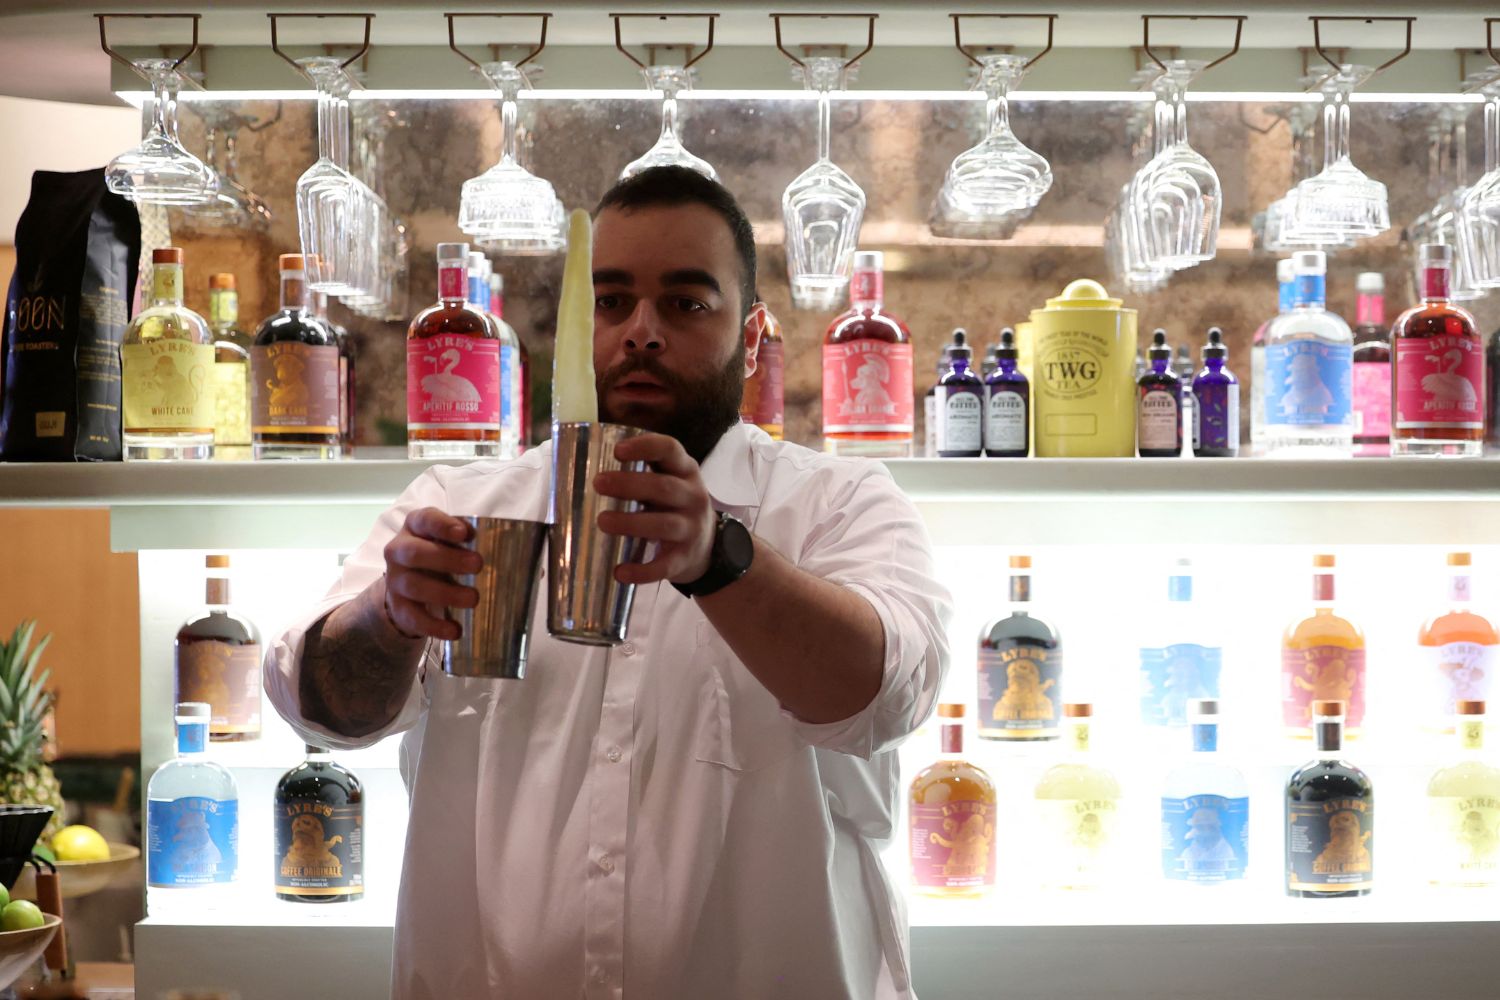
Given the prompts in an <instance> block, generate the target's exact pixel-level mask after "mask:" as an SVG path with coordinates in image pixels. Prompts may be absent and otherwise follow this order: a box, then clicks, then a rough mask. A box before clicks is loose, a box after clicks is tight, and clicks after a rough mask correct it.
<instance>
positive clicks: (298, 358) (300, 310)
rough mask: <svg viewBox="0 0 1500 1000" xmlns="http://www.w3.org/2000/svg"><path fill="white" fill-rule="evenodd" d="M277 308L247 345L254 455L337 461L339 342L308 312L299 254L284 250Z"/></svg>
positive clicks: (309, 292) (339, 448)
mask: <svg viewBox="0 0 1500 1000" xmlns="http://www.w3.org/2000/svg"><path fill="white" fill-rule="evenodd" d="M280 266H281V308H280V309H279V310H277V311H276V312H275V313H273V314H272V315H271V316H269V317H268V318H267V319H266V321H265V322H264V323H262V324H261V325H260V329H259V330H257V331H256V333H255V345H254V346H253V347H252V348H251V349H250V378H251V385H250V409H251V436H252V438H253V439H254V441H255V457H256V458H292V459H296V458H313V459H329V458H338V457H339V456H340V454H341V453H342V445H341V444H340V441H339V420H340V415H341V414H342V412H343V404H342V403H341V401H340V398H339V345H338V340H337V338H335V337H334V334H333V331H332V330H330V329H329V328H328V327H327V326H325V325H324V324H323V323H322V322H321V321H320V320H319V319H318V318H317V316H315V315H314V314H313V299H312V290H311V289H310V288H309V287H308V284H307V268H306V262H305V259H304V258H303V256H302V255H301V254H298V253H284V254H282V255H281V259H280Z"/></svg>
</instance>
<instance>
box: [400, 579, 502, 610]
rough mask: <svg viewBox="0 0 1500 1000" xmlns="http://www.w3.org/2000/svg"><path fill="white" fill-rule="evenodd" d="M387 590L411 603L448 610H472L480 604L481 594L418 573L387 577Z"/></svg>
mask: <svg viewBox="0 0 1500 1000" xmlns="http://www.w3.org/2000/svg"><path fill="white" fill-rule="evenodd" d="M386 589H387V590H389V591H390V592H391V593H393V594H395V595H396V596H398V597H404V598H406V599H407V600H409V601H416V602H418V603H420V604H436V605H440V606H442V607H446V608H472V607H474V606H475V605H476V604H478V603H479V592H478V591H477V590H475V589H474V588H473V587H463V586H460V585H459V584H456V583H454V582H452V581H451V580H444V579H440V578H438V577H435V576H429V575H427V574H426V573H421V572H416V571H408V572H405V573H396V574H394V575H393V576H390V577H387V578H386Z"/></svg>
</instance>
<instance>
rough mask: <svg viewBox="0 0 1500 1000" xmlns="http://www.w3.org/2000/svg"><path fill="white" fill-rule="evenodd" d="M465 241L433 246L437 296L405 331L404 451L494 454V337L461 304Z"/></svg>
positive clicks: (415, 454) (484, 321)
mask: <svg viewBox="0 0 1500 1000" xmlns="http://www.w3.org/2000/svg"><path fill="white" fill-rule="evenodd" d="M468 265H469V245H468V244H467V243H439V244H438V245H437V268H438V301H437V304H436V305H432V306H428V307H427V308H426V309H424V310H422V311H421V312H419V313H417V315H416V317H415V318H414V319H413V320H412V321H411V326H410V327H409V328H408V329H407V332H406V440H407V445H406V450H407V454H408V455H409V456H410V457H411V458H497V457H499V455H500V339H499V337H498V336H497V335H496V332H495V325H494V324H493V323H492V322H491V321H490V319H489V317H488V316H486V315H485V314H484V313H482V312H480V311H479V310H478V309H475V308H474V307H473V306H471V305H469V303H468Z"/></svg>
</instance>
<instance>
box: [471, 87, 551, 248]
mask: <svg viewBox="0 0 1500 1000" xmlns="http://www.w3.org/2000/svg"><path fill="white" fill-rule="evenodd" d="M479 71H480V73H481V74H482V75H483V76H484V78H485V80H487V81H488V82H489V84H490V86H491V87H493V88H495V89H496V90H497V91H499V92H500V98H501V104H500V118H501V129H502V135H501V141H500V162H499V163H497V164H495V165H494V166H493V167H491V168H490V169H489V170H486V171H485V172H484V173H482V174H480V175H479V176H478V177H473V178H470V179H469V180H467V181H464V186H463V192H462V194H461V196H460V200H459V207H458V228H459V229H461V230H463V231H464V233H465V234H467V235H469V236H472V237H473V238H474V239H475V240H476V241H477V242H478V243H480V244H481V245H482V246H484V247H486V248H489V249H492V250H495V251H497V252H499V253H505V254H515V255H518V256H544V255H547V254H554V253H557V252H558V251H559V250H561V249H562V248H563V245H564V244H565V243H566V242H567V240H566V235H565V233H566V230H565V225H564V224H565V221H566V213H565V212H564V211H563V206H562V202H561V201H559V200H558V198H557V192H556V191H554V190H553V189H552V185H551V184H550V183H548V182H547V181H546V180H544V179H543V178H541V177H538V176H536V175H535V174H533V173H531V171H529V170H527V169H526V168H525V167H523V166H521V164H520V163H519V162H518V160H517V159H516V110H517V109H516V99H517V97H518V96H519V95H520V92H521V88H522V87H523V86H524V87H530V85H531V84H530V81H529V80H527V78H526V74H525V73H524V72H523V71H522V70H521V68H520V67H519V66H517V65H516V64H515V63H512V62H489V63H485V64H484V65H482V66H480V67H479Z"/></svg>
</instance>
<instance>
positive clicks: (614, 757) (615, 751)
mask: <svg viewBox="0 0 1500 1000" xmlns="http://www.w3.org/2000/svg"><path fill="white" fill-rule="evenodd" d="M604 756H606V757H608V758H609V762H610V763H611V764H618V763H620V758H621V757H623V756H625V755H624V754H622V753H621V752H620V748H619V747H610V748H609V752H608V753H606V754H605V755H604Z"/></svg>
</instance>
